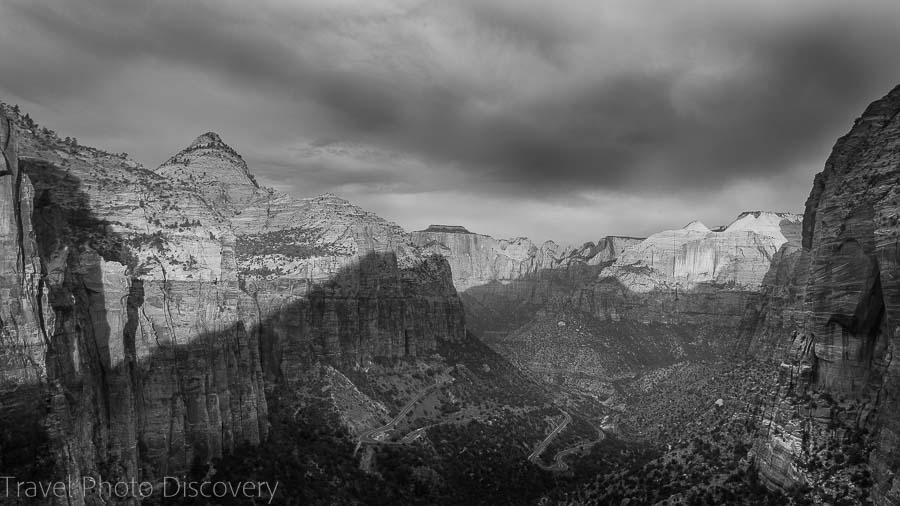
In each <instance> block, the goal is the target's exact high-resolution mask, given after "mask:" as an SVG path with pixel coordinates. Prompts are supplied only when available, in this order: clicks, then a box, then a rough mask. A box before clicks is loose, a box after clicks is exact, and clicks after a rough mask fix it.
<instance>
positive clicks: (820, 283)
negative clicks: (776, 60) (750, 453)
mask: <svg viewBox="0 0 900 506" xmlns="http://www.w3.org/2000/svg"><path fill="white" fill-rule="evenodd" d="M898 115H900V88H895V89H894V90H893V91H891V92H890V93H889V94H888V95H887V96H885V97H884V98H882V99H880V100H878V101H876V102H874V103H872V104H871V105H870V106H869V107H868V108H867V109H866V110H865V112H864V113H863V115H862V116H861V117H860V118H859V119H857V120H856V122H855V123H854V125H853V128H852V129H851V130H850V132H849V133H848V134H847V135H845V136H844V137H842V138H841V139H839V140H838V141H837V143H836V144H835V146H834V149H833V151H832V153H831V156H830V157H829V158H828V160H827V162H826V164H825V169H824V170H823V171H822V173H820V174H818V175H817V176H816V178H815V182H814V184H813V189H812V191H811V193H810V196H809V199H808V200H807V202H806V213H805V216H804V222H803V240H802V248H793V249H792V250H785V251H783V252H782V254H783V255H784V262H782V263H781V265H779V266H778V267H777V268H776V267H773V270H772V271H771V272H770V277H769V279H767V282H766V285H767V286H766V294H767V297H766V298H765V299H764V300H763V302H762V305H761V307H760V317H759V318H758V320H757V322H756V328H755V329H754V332H753V335H752V340H751V344H750V350H751V352H752V353H755V354H757V355H758V356H762V357H765V358H772V359H774V360H777V361H780V362H781V363H782V370H783V372H782V376H783V377H782V382H781V383H782V387H783V388H782V390H781V391H779V393H778V396H777V398H776V399H774V400H773V402H774V404H773V407H772V408H771V410H770V411H769V412H768V420H766V421H765V422H766V424H767V425H768V427H769V430H767V433H766V434H767V436H766V437H764V438H763V439H762V440H761V441H760V442H759V443H758V445H757V451H758V459H759V464H760V470H761V474H762V475H763V476H764V477H765V478H767V479H768V480H769V481H770V482H771V483H773V484H777V485H779V486H781V487H785V488H786V487H789V486H791V485H794V484H802V483H805V482H813V481H815V480H816V479H818V478H819V476H818V475H817V474H816V473H817V471H816V469H815V466H814V465H811V463H812V462H813V461H814V460H815V458H816V455H815V451H816V450H815V448H814V447H813V446H812V444H813V443H814V442H815V441H816V440H817V439H819V440H821V439H825V440H830V441H834V442H835V443H836V444H839V445H840V444H848V443H849V442H850V441H851V439H852V438H853V436H854V435H856V434H863V435H865V436H866V443H867V446H866V448H867V449H870V450H871V451H870V452H867V453H868V460H869V463H870V467H871V469H872V473H873V478H874V481H875V486H874V489H873V497H874V499H875V502H876V503H877V504H900V482H898V480H897V479H896V478H895V475H896V473H897V471H898V470H900V459H898V458H897V456H898V455H900V418H898V416H897V413H898V412H900V411H898V410H900V365H898V363H897V362H896V361H894V360H893V359H892V358H893V352H894V349H895V347H896V344H897V339H898V338H900V336H898V331H900V328H898V323H900V320H898V311H900V266H898V262H900V236H898V233H900V218H898V213H900V166H898V161H900V116H898ZM810 396H812V397H813V398H819V397H820V396H821V398H825V399H827V401H828V402H827V403H826V404H825V405H821V406H819V407H810V405H809V404H807V399H809V398H810Z"/></svg>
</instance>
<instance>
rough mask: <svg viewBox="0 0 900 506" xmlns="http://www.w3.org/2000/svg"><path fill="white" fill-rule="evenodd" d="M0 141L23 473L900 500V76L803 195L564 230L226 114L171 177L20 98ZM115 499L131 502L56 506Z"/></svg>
mask: <svg viewBox="0 0 900 506" xmlns="http://www.w3.org/2000/svg"><path fill="white" fill-rule="evenodd" d="M0 148H2V152H3V163H2V166H0V469H2V471H3V473H4V474H5V475H10V476H16V477H19V478H22V479H36V480H39V479H43V480H49V479H61V478H63V477H66V476H73V477H84V476H92V477H99V476H102V477H104V478H105V479H117V480H124V481H127V480H132V479H136V480H146V481H150V482H154V483H156V484H159V483H160V480H162V479H163V478H164V477H165V476H172V475H180V476H184V475H192V476H200V477H203V476H204V475H206V476H210V475H214V474H216V473H218V474H217V475H218V476H224V477H232V478H234V477H236V476H244V477H248V476H250V475H252V476H254V477H256V478H260V479H261V478H265V477H266V473H270V474H273V475H277V478H278V479H279V480H282V481H284V482H285V483H286V485H285V488H283V489H282V490H285V492H283V494H285V495H283V496H280V497H278V498H277V499H276V503H278V504H334V503H337V504H366V503H394V504H397V503H419V504H435V503H442V504H464V503H469V504H475V503H492V502H497V501H506V502H501V503H511V504H516V503H523V502H524V503H537V502H538V501H542V500H543V501H549V502H548V503H550V504H578V503H584V504H610V503H615V504H655V503H665V502H664V501H673V502H678V501H682V502H684V503H690V501H707V502H708V503H720V504H721V503H735V504H742V503H748V504H749V503H753V502H759V501H763V500H766V501H770V503H773V504H783V503H786V502H792V503H794V504H813V503H840V502H839V500H841V498H844V499H843V500H846V501H849V502H846V504H856V503H872V504H879V505H889V504H900V481H898V480H897V479H896V473H897V472H898V471H900V364H898V363H894V362H893V360H892V355H893V346H894V344H896V342H897V340H898V339H900V335H898V332H900V321H898V312H900V266H898V263H900V236H898V232H900V221H898V220H900V216H898V213H900V193H898V192H900V165H898V160H900V88H895V89H894V90H893V91H891V92H890V93H889V94H888V95H886V96H885V97H883V98H881V99H879V100H877V101H875V102H874V103H872V104H871V105H870V106H869V107H868V108H867V109H866V110H865V111H864V112H863V114H862V116H861V117H860V118H858V119H857V120H856V121H855V123H854V124H853V126H852V128H851V129H850V131H849V133H847V134H846V135H845V136H844V137H842V138H841V139H839V140H838V141H837V143H836V144H835V146H834V149H833V151H832V153H831V156H830V157H829V158H828V161H827V162H826V165H825V167H824V170H823V171H822V172H821V173H820V174H819V175H817V176H816V178H815V181H814V182H812V190H811V192H810V195H809V198H808V200H807V202H806V204H805V212H804V213H803V215H796V214H790V213H782V212H774V211H748V212H745V213H742V214H740V215H739V216H737V217H736V218H735V219H734V220H733V221H732V222H731V223H729V224H727V225H722V226H717V227H714V228H710V227H707V226H706V225H704V224H702V223H699V222H692V223H690V224H687V225H686V226H684V227H683V228H681V229H677V230H667V231H661V232H658V233H655V234H652V235H651V236H649V237H646V238H635V237H612V236H610V237H599V239H596V242H587V243H584V244H582V245H580V246H572V247H563V246H560V245H557V244H556V243H553V242H545V243H543V244H535V243H533V242H532V241H530V240H529V239H527V238H515V239H495V238H493V237H490V236H487V235H482V234H477V233H473V232H470V231H469V230H468V229H467V227H470V226H471V225H470V224H464V225H463V224H454V225H433V226H431V227H429V228H428V229H426V230H422V231H415V232H406V231H405V230H403V229H402V228H401V227H400V226H398V225H396V224H394V223H390V222H388V221H386V220H384V219H382V218H380V217H378V216H376V215H375V214H373V213H370V212H368V211H365V210H363V209H361V208H359V207H356V206H354V205H353V204H351V203H350V202H348V201H346V200H343V199H341V198H339V197H337V196H334V195H330V194H326V195H322V196H318V197H312V198H298V197H295V196H292V195H288V194H285V193H282V192H279V191H276V190H273V189H269V188H264V187H261V186H260V185H259V184H258V183H257V181H256V180H255V179H254V177H253V175H252V172H251V170H250V168H249V167H248V165H247V163H245V161H244V160H243V158H242V157H241V155H240V154H238V152H237V151H236V150H235V149H233V148H232V147H230V146H229V145H228V144H226V143H225V142H224V141H223V139H221V138H220V137H219V135H217V134H215V133H213V132H208V133H204V134H202V135H200V136H199V137H197V138H196V139H195V140H194V141H193V142H191V143H190V144H188V145H187V147H186V148H184V149H183V150H181V151H180V152H178V153H177V154H175V155H174V156H172V157H171V158H170V159H169V160H167V161H166V162H165V163H163V164H162V165H161V166H159V167H157V168H155V169H148V168H145V167H143V166H141V165H140V164H138V163H137V162H135V161H133V160H131V159H129V158H128V157H127V156H125V155H124V154H113V153H107V152H105V151H103V150H101V149H97V148H92V147H86V146H81V145H78V144H77V142H76V141H72V140H62V139H60V138H59V137H58V136H57V135H56V134H55V133H54V132H53V131H51V130H49V129H48V128H46V127H41V126H39V125H37V124H36V123H35V122H34V121H33V120H32V119H31V118H30V117H28V116H27V115H25V114H23V113H21V112H20V111H19V110H18V107H13V106H8V105H5V104H4V105H3V107H2V118H0ZM798 207H799V206H798ZM595 237H596V236H595ZM557 433H558V435H557ZM545 437H549V438H550V439H548V440H547V441H546V444H545V446H544V447H540V449H541V450H542V452H538V453H542V454H543V455H544V456H543V457H542V456H540V455H537V456H534V458H533V459H532V458H530V457H532V456H533V453H532V452H533V451H535V448H538V445H539V443H541V442H542V440H544V438H545ZM379 438H381V439H379ZM569 450H571V451H569ZM576 450H577V451H576ZM556 454H560V455H563V456H565V459H566V460H565V462H568V464H566V466H557V467H556V468H551V466H550V462H551V461H552V460H553V457H554V455H556ZM563 456H560V457H559V459H560V461H562V460H563ZM539 459H544V460H545V463H544V464H543V465H534V463H533V462H532V461H533V460H538V461H539ZM198 473H199V474H198ZM642 476H653V477H654V478H653V479H654V480H656V481H655V482H653V483H652V484H648V483H646V481H644V482H642V481H641V479H642V478H641V477H642ZM688 477H690V478H688ZM469 482H471V483H475V485H472V486H471V487H470V489H469V490H465V488H466V487H465V486H464V484H465V483H469ZM76 483H78V481H76ZM642 483H643V484H642ZM290 494H293V495H290ZM467 494H469V495H467ZM510 494H519V495H517V496H511V495H510ZM512 497H514V498H512ZM501 498H503V499H501ZM110 500H112V502H113V503H115V502H117V501H118V502H122V503H137V499H136V498H133V497H131V498H128V497H126V498H115V499H114V500H113V499H111V498H109V497H102V496H101V495H98V494H96V493H95V492H94V491H86V490H81V489H77V490H75V491H74V493H73V494H72V496H71V497H66V498H64V499H60V498H52V497H48V498H44V499H42V502H43V503H46V504H71V505H80V504H102V503H104V502H105V501H110ZM807 500H808V501H813V502H804V501H807ZM624 501H631V502H624ZM772 501H774V502H772ZM145 502H147V503H152V499H151V500H148V501H145ZM0 503H2V504H7V503H8V504H28V502H25V501H20V502H19V501H17V499H15V498H10V497H6V498H2V499H0ZM235 504H238V503H235ZM699 504H703V502H699Z"/></svg>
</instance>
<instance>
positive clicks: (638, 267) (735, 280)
mask: <svg viewBox="0 0 900 506" xmlns="http://www.w3.org/2000/svg"><path fill="white" fill-rule="evenodd" d="M801 221H802V219H801V217H800V216H798V215H793V214H787V213H772V212H760V211H757V212H746V213H742V214H741V215H740V216H738V217H737V219H736V220H734V221H733V222H732V223H731V224H730V225H728V226H727V227H725V228H724V229H720V230H718V231H712V230H710V229H709V228H707V227H706V226H705V225H703V224H702V223H700V222H699V221H694V222H691V223H689V224H688V225H686V226H685V227H684V228H681V229H678V230H667V231H664V232H660V233H657V234H653V235H652V236H650V237H648V238H647V239H646V240H644V241H643V242H641V243H640V244H638V245H635V246H633V247H631V248H629V249H627V250H626V251H624V252H623V253H622V254H621V255H619V257H618V258H617V259H616V261H615V263H614V264H613V265H611V266H609V267H607V268H606V269H604V270H603V272H602V273H601V276H603V277H613V278H616V279H618V280H619V281H620V282H621V283H622V284H623V285H625V286H626V287H627V288H628V289H629V290H631V291H633V292H649V291H652V290H656V289H666V290H674V289H676V288H677V289H681V290H690V289H692V288H694V287H696V286H697V285H698V284H701V283H712V284H717V285H730V286H733V287H736V288H742V289H751V290H755V289H758V288H759V286H760V284H761V283H762V281H763V277H764V276H765V274H766V272H768V270H769V267H770V265H771V264H772V259H773V257H774V255H775V253H776V252H777V251H778V250H779V248H780V247H781V246H782V245H783V244H785V243H788V242H799V238H800V223H801Z"/></svg>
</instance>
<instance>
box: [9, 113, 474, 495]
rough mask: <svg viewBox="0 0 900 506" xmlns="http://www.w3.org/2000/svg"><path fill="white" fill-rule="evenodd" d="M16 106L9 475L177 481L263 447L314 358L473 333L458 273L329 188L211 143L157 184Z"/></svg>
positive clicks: (208, 138) (384, 351)
mask: <svg viewBox="0 0 900 506" xmlns="http://www.w3.org/2000/svg"><path fill="white" fill-rule="evenodd" d="M3 112H4V113H5V114H6V115H7V116H9V117H10V120H11V121H10V122H9V123H7V122H4V123H3V125H4V126H3V130H2V137H0V141H2V142H0V147H2V148H3V151H4V154H5V156H4V158H3V165H2V166H0V336H2V340H0V348H2V350H3V355H2V358H0V360H2V361H3V362H2V364H3V367H2V368H0V401H2V402H3V406H4V409H3V410H2V416H4V417H9V419H8V420H7V419H4V420H2V427H3V432H2V434H0V450H2V454H0V455H3V459H4V460H3V462H0V468H3V469H4V470H5V471H6V470H10V471H17V470H21V471H22V472H38V471H40V472H47V473H54V474H55V475H59V476H65V475H70V476H72V477H74V478H77V477H78V476H83V475H96V474H97V473H98V472H100V471H101V470H102V473H103V478H104V479H110V480H118V479H121V480H124V481H128V480H130V479H131V478H136V479H153V478H154V477H158V476H162V475H165V474H169V475H171V474H175V473H180V472H183V471H184V470H186V469H188V468H189V467H190V466H191V465H193V464H194V463H195V462H198V461H200V462H203V461H204V460H205V459H208V458H214V457H218V456H221V455H222V454H223V453H226V452H229V451H231V450H233V449H234V448H236V447H237V446H239V445H241V444H244V443H250V444H257V443H259V442H260V441H262V440H264V439H265V438H266V437H267V432H268V421H267V413H268V404H269V400H270V399H269V398H268V395H269V394H270V392H271V390H272V389H273V388H274V387H275V386H277V385H283V384H287V383H290V382H294V381H302V378H303V377H304V375H305V374H307V373H308V371H309V370H310V368H311V367H315V366H316V365H315V364H317V363H329V364H334V365H336V366H345V367H355V366H364V365H365V364H366V363H368V362H369V361H371V360H372V359H373V358H375V357H404V356H420V355H424V354H430V353H432V352H433V350H434V349H435V348H436V346H437V342H438V340H456V339H458V338H460V337H461V336H462V335H463V334H464V332H465V324H464V319H463V312H462V306H461V303H460V300H459V298H458V296H457V293H456V290H455V289H454V287H453V284H452V279H451V277H450V269H449V266H448V264H447V262H446V261H445V260H443V259H441V258H432V257H429V256H424V255H422V254H420V253H419V252H418V250H417V248H416V247H415V245H414V244H413V243H412V242H411V240H410V238H409V236H408V235H407V234H406V233H404V232H403V230H402V229H400V227H398V226H397V225H395V224H393V223H389V222H387V221H385V220H383V219H381V218H379V217H378V216H375V215H374V214H372V213H368V212H366V211H364V210H362V209H360V208H358V207H355V206H353V205H352V204H350V203H349V202H347V201H345V200H342V199H339V198H337V197H335V196H333V195H324V196H321V197H316V198H310V199H299V198H294V197H292V196H290V195H286V194H283V193H279V192H276V191H274V190H271V189H265V188H259V187H258V186H257V185H256V183H255V182H254V181H253V178H252V176H250V173H249V171H248V169H247V166H246V164H245V163H244V162H243V160H242V159H241V157H240V155H238V154H237V152H236V151H235V150H234V149H232V148H230V147H229V146H227V145H226V144H225V143H224V142H223V141H222V139H221V138H220V137H219V136H218V135H215V134H213V133H207V134H204V135H202V136H200V137H199V138H198V139H197V140H196V141H194V142H193V143H192V144H191V145H190V146H189V147H188V148H186V149H185V150H183V151H181V152H180V153H179V154H177V155H176V156H174V157H173V158H172V159H170V160H169V161H167V162H166V163H165V164H163V165H162V166H161V167H159V168H158V169H157V170H154V171H151V170H147V169H144V168H143V167H141V166H140V165H139V164H137V163H135V162H133V161H131V160H129V159H128V158H127V157H126V156H125V155H116V154H110V153H106V152H103V151H100V150H97V149H94V148H89V147H84V146H79V145H77V144H74V143H65V142H63V141H61V140H60V139H59V138H57V137H56V136H55V135H54V134H52V133H47V132H45V131H43V130H41V129H38V128H36V127H33V126H32V125H30V124H29V123H28V122H27V121H26V120H24V119H23V117H21V116H19V115H18V114H16V113H14V112H13V111H11V110H10V109H9V108H5V107H4V108H3ZM10 125H11V127H10ZM10 132H11V133H12V134H10ZM17 157H18V162H17ZM10 406H14V407H15V408H13V409H7V408H8V407H10ZM16 406H17V407H16ZM37 465H41V466H48V467H49V468H48V469H40V470H36V468H35V466H37ZM101 468H102V469H101ZM76 481H77V480H76ZM74 501H75V502H73V503H72V504H80V502H79V501H81V499H80V498H78V499H74Z"/></svg>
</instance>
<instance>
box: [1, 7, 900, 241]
mask: <svg viewBox="0 0 900 506" xmlns="http://www.w3.org/2000/svg"><path fill="white" fill-rule="evenodd" d="M898 22H900V2H896V1H895V0H891V1H884V2H859V1H847V2H840V3H838V2H829V1H822V0H810V1H797V0H792V1H790V2H787V1H784V0H778V1H768V0H752V1H747V2H725V1H686V0H679V1H677V2H667V1H640V0H627V1H622V2H598V1H594V0H584V1H574V0H572V1H560V0H554V1H552V2H550V1H546V0H541V1H528V0H468V1H467V0H462V1H452V0H437V1H418V0H396V1H394V0H359V1H356V0H309V1H297V0H290V1H289V0H284V1H259V0H255V1H252V2H249V1H246V0H241V1H215V2H212V1H198V0H192V1H190V2H186V1H184V0H159V1H146V0H141V1H137V0H133V1H129V0H125V1H123V0H57V1H48V0H3V1H2V2H0V100H3V101H6V102H11V103H18V104H20V105H21V106H22V107H23V108H24V109H25V111H26V112H30V113H31V115H32V117H34V118H35V119H36V120H37V121H38V122H39V123H41V124H44V125H48V126H49V127H50V128H53V129H55V130H57V131H58V132H59V133H60V134H61V135H63V136H67V135H71V136H75V137H77V138H78V139H79V140H80V141H81V142H82V143H83V144H90V145H94V146H97V147H101V148H104V149H107V150H109V151H115V152H121V151H125V152H128V153H129V154H131V156H132V157H133V158H135V159H136V160H137V161H139V162H141V163H143V164H145V165H147V166H148V167H155V166H157V165H159V164H160V163H162V162H163V161H164V160H165V159H166V158H168V157H169V156H170V155H171V154H173V153H175V152H177V151H178V150H179V149H181V148H183V147H184V146H186V145H187V144H189V143H190V141H191V140H192V139H193V138H195V137H196V136H198V135H199V134H201V133H203V132H205V131H208V130H214V131H216V132H219V133H220V134H221V135H222V137H223V139H224V140H225V142H227V143H228V144H230V145H231V146H232V147H234V148H235V149H236V150H237V151H238V152H240V153H241V154H243V156H244V158H245V159H246V160H247V161H248V163H249V165H250V167H251V170H252V171H253V172H254V173H255V174H256V175H257V178H258V179H259V180H260V181H261V182H262V183H263V184H266V185H267V186H274V187H276V188H278V189H281V190H285V191H289V192H291V193H294V194H296V195H298V196H312V195H317V194H320V193H324V192H332V193H335V194H338V195H340V196H342V197H344V198H347V199H349V200H350V201H352V202H354V203H356V204H358V205H361V206H363V207H365V208H367V209H370V210H372V211H375V212H377V213H378V214H380V215H381V216H383V217H385V218H387V219H390V220H392V221H396V222H397V223H399V224H400V225H402V226H403V227H404V228H406V229H407V230H415V229H421V228H424V227H425V226H427V225H428V224H430V223H443V224H461V225H465V226H466V227H468V228H469V229H470V230H473V231H477V232H483V233H488V234H491V235H495V236H499V237H510V236H521V235H527V236H530V237H532V238H534V239H537V240H544V239H555V240H557V241H558V242H563V243H569V242H574V243H580V242H584V241H587V240H595V239H597V238H598V237H601V236H603V235H612V234H618V235H647V234H651V233H653V232H655V231H659V230H662V229H666V228H674V227H680V226H682V225H684V224H686V223H687V222H689V221H691V220H693V219H700V220H701V221H703V222H705V223H706V224H707V225H709V226H714V225H719V224H725V223H728V222H729V221H731V220H732V219H733V218H734V216H736V215H737V214H738V213H739V212H741V211H744V210H757V209H769V210H784V211H797V212H799V211H801V210H802V208H803V203H804V201H805V200H806V197H807V195H808V193H809V189H810V187H811V184H812V177H813V175H814V174H815V173H816V172H818V171H820V170H821V168H822V166H823V163H824V161H825V159H826V157H827V156H828V153H829V151H830V150H831V147H832V145H833V144H834V141H835V140H836V139H837V137H839V136H840V135H843V134H844V133H846V131H847V130H848V129H849V128H850V126H851V125H852V123H853V120H854V118H856V117H857V116H859V114H860V113H861V112H862V110H863V109H864V108H865V106H866V105H867V104H868V103H870V102H871V101H873V100H875V99H877V98H879V97H881V96H882V95H884V94H886V93H887V92H888V91H889V90H890V89H891V88H892V87H893V86H894V85H895V84H898V83H900V51H898V48H900V30H898V29H897V26H898Z"/></svg>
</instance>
